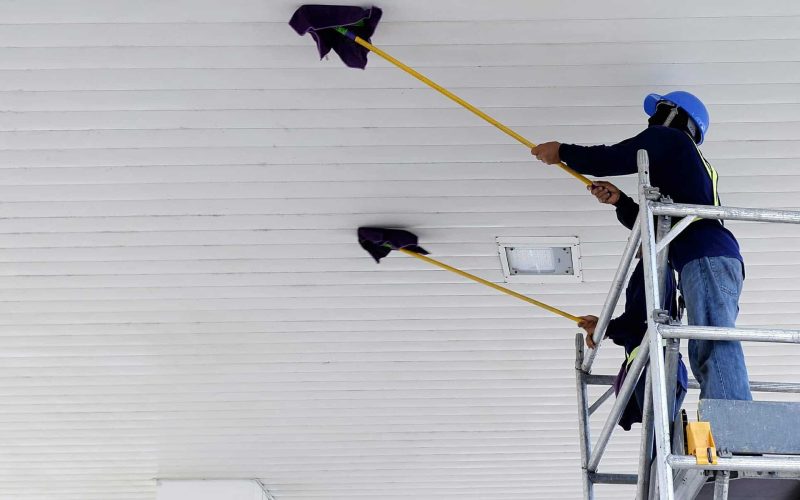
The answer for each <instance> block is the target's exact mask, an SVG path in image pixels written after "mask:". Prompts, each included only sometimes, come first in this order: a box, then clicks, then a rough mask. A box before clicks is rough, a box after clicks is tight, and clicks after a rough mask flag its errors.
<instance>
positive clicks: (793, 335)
mask: <svg viewBox="0 0 800 500" xmlns="http://www.w3.org/2000/svg"><path fill="white" fill-rule="evenodd" d="M637 164H638V168H639V207H640V209H639V217H638V219H637V221H636V223H635V225H634V226H633V229H632V230H631V233H630V236H629V237H628V242H627V245H626V247H625V251H624V252H623V255H622V259H621V261H620V264H619V267H618V268H617V272H616V274H615V276H614V279H613V281H612V284H611V289H610V291H609V293H608V296H607V297H606V301H605V303H604V305H603V308H602V311H601V313H600V317H599V320H598V322H597V326H596V328H595V332H594V337H593V339H594V342H595V345H596V346H597V347H596V348H595V349H593V350H591V351H589V352H588V353H584V347H583V337H582V335H581V334H577V335H576V337H575V348H576V359H575V379H576V385H577V395H578V423H579V429H580V451H581V468H582V485H583V498H584V499H585V500H592V499H594V485H595V484H630V485H634V484H635V485H636V498H637V500H649V499H655V498H658V499H659V500H674V499H676V498H677V499H681V500H682V499H690V498H694V495H696V493H697V492H698V491H699V489H700V488H701V487H702V485H703V484H704V483H705V482H706V480H707V479H708V477H707V474H712V475H715V485H716V486H715V487H716V490H715V496H714V498H715V499H717V498H719V499H723V500H724V499H726V498H727V491H728V480H729V477H730V475H729V473H730V471H737V472H738V473H739V474H740V475H745V476H746V475H747V474H750V473H753V474H752V477H760V473H763V472H769V473H773V474H784V475H787V476H788V477H800V456H798V457H781V456H749V457H748V456H731V457H719V459H718V463H717V464H716V465H701V464H698V463H697V459H696V457H695V456H693V455H686V454H685V451H684V447H683V432H682V431H681V432H675V433H674V434H675V436H674V437H673V438H671V435H672V434H673V433H671V432H670V429H672V427H673V425H672V424H673V422H671V419H672V418H673V415H672V412H668V411H667V408H672V406H673V405H674V397H675V384H676V383H677V381H676V373H677V363H678V350H679V346H680V340H681V339H708V340H742V341H753V342H783V343H795V344H800V330H778V329H760V328H717V327H706V326H686V325H680V324H674V323H673V324H671V323H670V318H669V316H668V314H667V313H666V311H664V310H663V307H662V302H661V300H662V297H663V295H664V282H665V280H664V277H665V274H664V273H665V271H666V269H667V252H668V247H669V243H670V242H671V241H673V240H674V239H675V237H676V236H678V235H679V234H680V233H681V231H683V230H684V229H686V228H687V227H688V226H689V224H691V223H692V222H693V221H694V220H697V219H698V218H705V219H726V220H740V221H757V222H779V223H790V224H800V212H793V211H785V210H767V209H756V208H735V207H723V206H705V205H688V204H677V203H672V201H671V200H670V199H669V198H665V197H662V196H661V195H660V193H659V191H658V189H657V188H654V187H653V186H651V185H650V171H649V168H650V167H649V159H648V156H647V151H645V150H639V151H638V154H637ZM674 217H675V218H677V217H682V219H681V220H680V221H678V222H677V223H675V224H674V225H673V224H672V218H674ZM640 243H641V247H642V260H643V264H644V275H645V290H646V303H647V310H648V311H649V313H648V314H647V333H646V334H645V336H644V338H643V340H642V343H641V346H640V347H639V352H638V354H637V356H636V358H635V359H634V361H633V362H632V363H631V365H630V367H629V368H628V374H627V376H626V378H625V381H624V383H623V384H622V386H621V387H620V390H619V393H618V395H617V398H616V400H614V404H613V406H612V408H611V410H610V413H609V416H608V418H607V419H606V421H605V423H604V425H603V428H602V431H601V432H600V435H599V437H598V439H597V441H596V442H595V443H594V445H592V440H591V437H590V432H589V419H590V416H591V415H592V414H593V413H594V412H595V411H596V410H597V408H599V407H600V405H602V404H603V403H604V402H605V401H606V400H607V399H609V398H610V396H611V395H612V394H613V389H611V388H609V389H608V390H607V391H606V392H604V393H603V395H602V396H600V397H599V398H598V399H597V400H596V401H595V402H593V403H591V404H590V400H589V394H588V386H589V385H602V386H611V385H612V384H613V381H614V377H613V376H610V375H595V374H592V372H591V370H592V364H593V362H594V360H595V357H596V356H597V353H598V351H599V348H600V345H601V341H602V339H603V337H604V336H605V331H606V327H607V326H608V323H609V321H610V320H611V317H612V315H613V312H614V309H615V308H616V306H617V302H618V301H619V297H620V295H621V292H622V290H623V288H624V286H625V281H626V277H627V276H628V274H629V271H630V269H631V268H632V266H633V262H634V255H635V254H636V250H637V249H638V247H639V245H640ZM663 346H666V348H664V347H663ZM648 362H649V364H648ZM646 366H649V370H645V367H646ZM642 374H644V375H642ZM640 376H644V377H645V400H644V411H643V418H642V434H641V443H640V447H639V467H638V470H637V473H636V474H608V473H606V474H603V473H599V472H598V466H599V464H600V460H601V459H602V458H603V453H604V452H605V449H606V446H607V445H608V443H609V440H610V438H611V435H612V433H613V431H614V428H615V427H616V426H617V424H618V422H619V420H620V417H621V416H622V413H623V410H624V409H625V406H626V405H627V404H628V401H629V400H630V398H631V395H632V394H633V392H634V389H635V387H636V384H637V383H638V380H639V378H640ZM698 387H699V385H698V383H697V382H695V381H690V382H689V388H690V389H697V388H698ZM750 388H751V390H752V391H753V392H773V393H774V392H784V393H786V392H788V393H800V384H795V383H776V382H752V381H751V382H750ZM653 450H655V456H652V452H653ZM709 471H710V472H709ZM755 473H758V474H755ZM651 479H652V480H651Z"/></svg>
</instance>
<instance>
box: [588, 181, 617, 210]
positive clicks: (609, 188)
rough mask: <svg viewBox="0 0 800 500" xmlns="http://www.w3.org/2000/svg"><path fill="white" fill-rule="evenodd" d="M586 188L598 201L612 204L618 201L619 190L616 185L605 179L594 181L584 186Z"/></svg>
mask: <svg viewBox="0 0 800 500" xmlns="http://www.w3.org/2000/svg"><path fill="white" fill-rule="evenodd" d="M586 189H588V190H589V192H591V193H592V194H593V195H594V197H595V198H597V201H599V202H600V203H608V204H609V205H613V204H615V203H616V202H618V201H619V196H620V192H621V191H620V190H619V188H618V187H617V186H615V185H613V184H611V183H610V182H606V181H594V182H592V183H591V184H590V185H588V186H586Z"/></svg>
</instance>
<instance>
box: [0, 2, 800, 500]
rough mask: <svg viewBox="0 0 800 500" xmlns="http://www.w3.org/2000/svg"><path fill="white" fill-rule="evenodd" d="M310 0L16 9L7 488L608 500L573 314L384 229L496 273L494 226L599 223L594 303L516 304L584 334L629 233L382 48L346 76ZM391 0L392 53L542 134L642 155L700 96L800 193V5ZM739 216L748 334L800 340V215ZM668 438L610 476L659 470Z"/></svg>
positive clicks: (61, 497) (546, 291)
mask: <svg viewBox="0 0 800 500" xmlns="http://www.w3.org/2000/svg"><path fill="white" fill-rule="evenodd" d="M298 6H299V4H297V3H293V2H288V1H285V0H275V1H270V0H227V1H222V0H158V1H157V0H139V1H137V2H128V1H122V0H62V1H59V2H52V1H46V0H25V1H15V0H5V1H1V2H0V18H2V20H3V21H2V23H3V24H2V25H0V74H1V76H2V77H1V78H0V108H1V109H2V110H3V112H2V113H0V130H2V132H0V166H1V167H2V176H0V184H1V185H0V200H2V203H0V233H2V239H1V240H0V241H2V244H1V245H0V247H2V249H1V250H0V301H1V302H0V311H2V313H3V314H2V316H0V335H2V342H0V357H2V362H0V394H2V396H3V398H2V402H0V442H2V446H0V464H1V465H0V498H4V499H6V498H8V499H15V500H24V499H36V500H44V499H54V500H72V499H75V500H78V499H80V500H92V499H102V500H149V499H153V498H154V495H155V488H156V485H155V481H154V478H253V477H258V478H261V479H262V480H263V481H264V483H265V484H266V485H267V486H268V487H269V488H270V489H271V491H272V493H273V494H274V496H275V498H276V499H278V500H312V499H331V500H335V499H344V498H347V499H393V498H398V499H399V498H409V497H411V498H415V499H459V500H466V499H473V498H474V499H478V498H480V499H492V500H521V499H526V500H527V499H574V498H578V497H579V495H580V483H579V461H578V458H577V457H578V444H577V429H576V408H575V393H574V375H573V365H574V351H573V342H574V339H573V335H574V333H575V332H576V329H575V327H574V326H571V325H570V323H569V322H567V321H565V320H563V319H561V318H558V317H554V316H551V315H549V314H547V313H545V312H543V311H539V310H537V309H534V308H531V307H530V306H528V305H526V304H524V303H522V302H517V301H515V300H513V299H511V298H508V297H505V296H502V295H499V294H496V293H495V292H493V291H491V290H488V289H484V288H482V287H479V286H478V285H474V284H472V283H468V282H464V281H463V280H462V279H460V278H458V277H456V276H454V275H450V274H447V273H445V272H443V271H439V270H436V269H434V268H429V267H425V266H424V264H422V263H420V262H417V261H414V260H413V259H409V258H405V257H403V256H391V257H390V258H388V259H386V260H385V261H384V262H383V263H381V264H380V266H376V265H375V263H374V262H373V261H372V260H371V259H369V257H367V256H366V254H364V253H363V251H362V250H361V249H360V248H359V247H358V245H357V244H356V241H355V228H356V227H358V226H360V225H370V224H371V225H391V226H402V227H408V228H411V229H412V230H414V231H415V232H416V233H417V234H419V236H420V237H421V239H422V242H423V244H424V246H425V247H426V248H428V249H429V250H430V251H431V252H432V253H433V254H434V255H435V256H436V257H438V258H441V259H442V260H444V261H446V262H448V263H450V264H453V265H456V266H459V267H462V268H465V269H467V270H469V271H471V272H475V273H477V274H479V275H480V276H483V277H485V278H487V279H491V280H494V281H498V282H501V281H502V274H501V273H500V265H499V259H498V257H497V253H496V248H495V244H494V239H495V237H497V236H563V235H577V236H579V237H580V240H581V252H582V255H583V270H584V278H585V281H584V282H583V283H580V284H559V285H516V286H515V289H517V290H519V291H522V292H524V293H529V294H532V295H533V296H535V297H539V298H542V299H544V300H546V301H549V302H552V303H554V305H556V306H558V307H562V308H564V309H567V310H569V311H571V312H573V313H576V314H589V313H595V314H596V313H597V312H598V311H599V309H600V306H601V304H602V302H603V299H604V297H605V293H606V290H607V288H608V282H609V280H610V278H611V276H612V275H613V270H614V269H615V267H616V263H617V260H618V256H619V254H620V252H621V250H622V248H623V244H624V239H625V237H626V232H625V230H624V229H623V228H621V227H620V226H618V224H617V222H616V220H615V218H614V215H613V213H612V211H611V210H609V209H608V208H607V207H601V206H599V205H597V204H596V203H595V202H594V201H593V198H591V197H590V196H588V195H587V194H586V193H585V191H583V187H582V186H581V185H580V183H577V182H576V181H574V180H573V179H571V178H569V177H567V176H565V175H563V174H562V173H560V172H559V171H556V170H553V169H550V168H546V167H544V166H542V165H541V164H538V163H536V162H534V161H532V160H531V158H530V155H529V153H528V151H526V150H525V148H524V147H522V146H520V145H518V144H516V143H514V142H513V141H512V140H511V139H509V138H508V137H506V136H505V135H503V134H501V133H500V132H498V131H496V130H495V129H493V128H491V127H489V126H488V125H486V124H484V123H483V122H481V121H479V120H478V119H477V118H475V117H474V116H472V115H470V114H469V113H467V112H466V111H463V110H462V109H460V108H457V107H455V105H453V104H452V103H450V102H449V101H447V100H445V99H444V98H443V97H441V96H439V95H438V94H435V93H434V92H433V91H431V90H429V89H428V88H425V87H422V86H421V84H419V83H418V82H416V81H414V80H413V79H411V78H410V77H408V76H407V75H405V74H403V73H402V72H400V71H399V70H397V69H395V68H393V67H390V66H389V65H388V64H386V63H384V62H383V61H382V60H380V59H379V58H376V57H371V60H370V63H369V66H368V68H367V70H366V71H358V70H351V69H347V68H344V67H343V65H342V64H341V63H340V61H339V60H338V59H337V58H336V57H335V56H332V57H331V58H330V60H325V61H322V62H320V61H318V58H317V56H316V53H315V49H314V47H313V44H312V42H311V40H310V39H309V38H305V39H302V38H300V37H298V36H296V35H295V34H294V33H293V32H292V30H291V29H290V28H289V27H288V26H287V25H286V21H287V20H288V19H289V17H290V16H291V14H292V12H293V11H294V9H295V8H296V7H298ZM380 6H381V7H382V8H383V9H384V21H383V22H382V23H381V24H380V26H379V27H378V31H377V34H376V35H375V37H374V39H373V40H374V42H375V43H376V44H378V45H380V46H382V47H384V48H385V49H386V50H387V51H389V52H390V53H392V54H394V55H396V56H397V57H398V58H400V59H402V60H404V61H406V62H407V63H409V64H410V65H412V66H414V67H417V68H419V69H421V70H422V71H423V72H425V73H427V74H428V75H429V76H431V77H432V78H434V79H435V80H437V81H439V82H440V83H442V84H443V85H445V86H447V87H449V88H451V89H453V90H454V91H456V92H457V93H459V94H460V95H462V96H463V97H465V98H467V99H469V100H471V101H473V102H474V103H475V104H477V105H479V106H481V107H483V108H485V109H486V110H487V111H489V112H490V114H492V115H494V116H496V117H497V118H499V119H500V120H502V121H504V122H505V123H507V124H509V125H511V126H512V127H514V128H516V129H517V130H519V131H520V132H521V133H523V134H524V135H526V136H528V137H530V138H531V139H533V140H534V141H544V140H549V139H559V140H562V141H567V142H580V143H597V142H614V141H617V140H620V139H623V138H625V137H627V136H630V135H632V134H634V133H636V132H637V131H638V130H639V129H640V128H641V127H642V125H643V123H644V117H643V114H642V112H641V108H640V102H641V99H642V97H643V96H644V95H645V94H646V93H648V92H651V91H660V92H665V91H669V90H674V89H678V88H682V89H688V90H690V91H693V92H696V93H697V94H698V95H700V96H701V97H702V98H703V99H704V100H705V101H706V102H707V103H708V105H709V108H710V110H711V114H712V122H713V125H712V128H711V130H710V133H709V136H708V140H707V142H706V144H705V145H704V151H705V153H706V154H707V156H708V157H709V158H710V159H711V160H712V161H713V163H714V164H715V166H716V167H717V169H718V170H719V171H720V173H721V175H722V181H721V183H720V189H721V193H722V196H723V201H724V202H725V203H726V204H729V205H740V206H760V207H798V206H800V203H797V197H798V195H800V174H799V173H798V170H797V169H798V159H799V157H800V140H799V139H798V138H800V120H799V119H798V116H800V59H799V58H798V54H800V3H797V2H795V1H793V0H780V1H762V2H755V3H754V2H744V1H736V2H730V1H723V0H714V1H709V2H692V1H688V0H681V1H677V2H660V3H656V2H635V1H613V2H593V1H590V0H580V1H578V2H557V1H537V2H530V1H522V0H498V1H495V2H477V1H473V2H466V1H455V0H440V1H435V2H431V1H422V0H404V1H400V0H387V1H386V2H384V3H383V4H381V5H380ZM620 183H621V185H622V186H624V187H625V188H626V189H630V188H632V186H633V185H632V183H631V180H630V179H626V180H622V181H620ZM730 227H731V228H733V229H734V231H735V232H736V234H737V235H738V236H739V238H740V241H741V243H742V247H743V250H744V252H745V258H746V260H747V265H748V267H747V281H746V285H745V294H744V297H743V300H742V312H741V324H743V325H780V326H785V327H796V326H798V324H800V314H799V313H798V309H799V307H798V306H800V285H798V283H797V278H798V277H800V266H798V264H799V263H800V251H798V250H797V248H798V244H799V243H800V228H796V227H780V226H775V225H773V226H767V225H745V224H735V223H732V224H730ZM747 353H748V362H749V366H750V370H751V375H752V378H753V379H759V380H784V381H792V380H794V381H797V380H798V378H800V367H798V363H797V355H798V354H799V353H800V352H799V351H798V349H793V348H792V347H775V346H769V345H760V346H748V347H747ZM619 357H620V353H619V352H618V351H617V350H616V349H615V348H609V349H607V350H605V351H604V353H603V354H602V359H600V360H599V362H598V364H597V365H596V366H597V368H596V372H599V373H612V372H615V371H616V365H617V364H618V362H619ZM596 393H599V392H596ZM600 413H602V411H601V412H600ZM599 424H600V423H599V421H598V422H597V423H596V424H595V425H594V426H593V427H594V428H595V435H596V434H597V428H598V426H599ZM637 441H638V433H637V432H631V433H627V434H626V433H622V432H620V433H618V435H616V436H615V441H614V442H613V443H612V446H611V448H610V451H609V456H608V458H607V459H606V460H605V461H604V462H603V463H602V467H601V468H602V470H603V471H607V472H634V469H633V464H634V462H635V453H636V449H637V448H636V446H637ZM599 494H600V497H601V498H620V497H626V496H629V495H630V494H631V490H630V488H629V487H620V488H617V489H612V488H611V487H605V488H604V487H599Z"/></svg>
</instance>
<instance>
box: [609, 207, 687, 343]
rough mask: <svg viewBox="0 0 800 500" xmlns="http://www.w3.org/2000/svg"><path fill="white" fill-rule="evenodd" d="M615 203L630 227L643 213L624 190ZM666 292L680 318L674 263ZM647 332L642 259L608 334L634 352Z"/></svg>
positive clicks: (669, 305) (674, 315)
mask: <svg viewBox="0 0 800 500" xmlns="http://www.w3.org/2000/svg"><path fill="white" fill-rule="evenodd" d="M614 206H615V207H616V209H617V210H616V211H617V219H618V220H619V222H620V223H621V224H622V225H623V226H625V227H627V228H628V229H632V228H633V224H634V223H635V222H636V217H637V216H638V214H639V205H637V204H636V202H634V201H633V200H632V199H631V198H630V197H629V196H628V195H626V194H625V193H620V197H619V200H618V201H617V203H616V204H615V205H614ZM664 295H665V297H664V303H665V304H666V305H667V307H666V309H667V310H668V311H669V314H670V317H672V318H677V316H678V308H677V303H676V300H675V299H676V286H675V277H674V274H673V271H672V268H671V267H670V266H667V272H666V286H665V287H664ZM645 332H647V303H646V299H645V289H644V266H643V265H642V262H641V261H640V262H639V263H638V264H637V265H636V267H635V268H634V270H633V274H631V277H630V279H629V280H628V286H627V288H625V311H624V312H623V313H622V314H620V315H619V316H618V317H616V318H614V319H612V320H611V321H610V322H609V323H608V327H607V328H606V337H608V338H610V339H611V340H612V341H613V342H614V343H615V344H617V345H619V346H622V347H624V348H625V353H626V354H630V353H631V351H633V350H634V349H635V348H636V347H637V346H638V345H639V344H640V343H641V342H642V338H643V337H644V334H645Z"/></svg>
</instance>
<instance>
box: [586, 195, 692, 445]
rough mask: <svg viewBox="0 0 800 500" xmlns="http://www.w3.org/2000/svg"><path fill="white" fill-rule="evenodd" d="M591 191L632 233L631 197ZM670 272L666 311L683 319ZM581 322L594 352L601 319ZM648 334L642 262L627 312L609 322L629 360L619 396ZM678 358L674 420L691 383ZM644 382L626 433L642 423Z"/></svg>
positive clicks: (609, 332)
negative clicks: (595, 334) (634, 425)
mask: <svg viewBox="0 0 800 500" xmlns="http://www.w3.org/2000/svg"><path fill="white" fill-rule="evenodd" d="M590 189H591V191H592V194H593V195H595V197H596V198H597V199H598V201H600V203H607V204H610V205H614V207H615V208H616V213H617V219H618V220H619V222H620V223H621V224H622V225H623V226H625V227H627V228H628V229H632V228H633V224H634V223H635V222H636V217H637V216H638V213H639V206H638V205H637V204H636V203H635V202H634V201H633V200H632V199H631V198H630V197H629V196H627V195H626V194H625V193H623V192H622V191H620V190H619V189H618V188H617V187H616V186H614V185H613V184H611V183H610V182H604V181H597V182H595V183H594V185H593V186H591V188H590ZM667 268H668V269H667V272H666V276H665V278H666V280H665V286H664V304H665V307H664V309H666V310H667V311H668V313H669V316H670V317H671V318H673V319H679V317H680V314H679V312H678V307H677V301H676V295H677V294H676V290H675V288H676V287H675V278H674V272H673V271H672V269H671V268H670V267H669V266H667ZM581 320H582V321H581V322H580V323H578V326H579V327H580V328H583V329H584V330H586V345H587V346H588V347H589V348H591V349H594V348H595V347H596V346H595V343H594V339H593V338H592V336H593V335H594V331H595V327H596V326H597V321H598V318H597V316H592V315H587V316H581ZM646 332H647V305H646V303H645V288H644V266H643V265H642V262H641V261H640V262H639V263H638V264H637V265H636V267H635V268H634V270H633V273H632V274H631V277H630V279H629V280H628V286H627V288H626V289H625V311H624V312H623V313H622V314H621V315H619V316H618V317H616V318H614V319H612V320H611V321H609V323H608V326H607V327H606V331H605V337H606V338H609V339H611V340H612V341H613V342H614V343H615V344H617V345H619V346H622V347H623V348H624V349H625V359H624V360H623V362H622V366H621V367H620V370H619V373H618V374H617V377H616V379H615V380H614V392H615V394H618V393H619V390H620V388H621V387H622V383H623V382H624V381H625V377H626V376H627V374H628V369H629V368H630V366H631V363H633V360H634V359H635V358H636V355H637V353H638V351H639V344H641V342H642V338H643V337H644V334H645V333H646ZM678 356H679V357H678V373H677V378H676V381H677V384H676V387H675V405H674V407H673V413H672V415H673V419H674V418H676V417H677V415H678V411H679V410H680V407H681V404H682V403H683V398H684V397H685V396H686V391H687V389H688V383H689V377H688V374H687V372H686V366H685V365H684V364H683V360H682V358H681V357H680V354H679V355H678ZM644 381H645V378H644V377H641V378H640V379H639V382H638V383H637V384H636V388H635V389H634V392H633V394H634V398H632V399H631V400H630V401H629V402H628V404H627V406H626V407H625V409H624V410H623V412H622V416H621V417H620V420H619V425H620V427H622V428H623V429H625V430H626V431H627V430H630V428H631V425H632V424H633V423H636V422H641V421H642V412H643V408H644Z"/></svg>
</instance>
